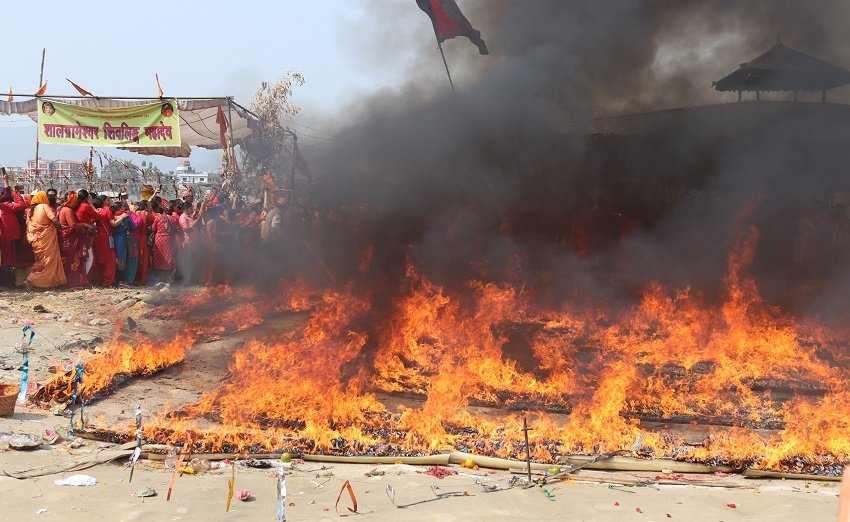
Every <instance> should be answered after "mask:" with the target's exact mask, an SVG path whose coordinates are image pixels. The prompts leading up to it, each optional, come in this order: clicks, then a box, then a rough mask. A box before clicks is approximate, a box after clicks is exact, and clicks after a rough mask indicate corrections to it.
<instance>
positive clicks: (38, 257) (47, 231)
mask: <svg viewBox="0 0 850 522" xmlns="http://www.w3.org/2000/svg"><path fill="white" fill-rule="evenodd" d="M58 223H59V220H58V218H57V217H56V213H55V212H53V209H52V208H50V203H49V200H48V199H47V192H44V191H39V192H36V194H35V196H33V198H32V206H31V208H30V210H29V211H28V212H27V241H29V244H30V245H31V246H32V251H33V254H35V263H34V264H33V266H32V270H30V274H29V276H27V279H26V281H24V287H25V288H27V289H28V290H29V289H31V288H32V287H34V286H35V287H38V288H52V287H54V286H60V285H64V284H65V271H64V270H63V269H62V256H61V254H60V253H59V236H58V234H57V230H56V225H57V224H58Z"/></svg>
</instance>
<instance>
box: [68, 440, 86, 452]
mask: <svg viewBox="0 0 850 522" xmlns="http://www.w3.org/2000/svg"><path fill="white" fill-rule="evenodd" d="M83 444H85V442H84V441H83V439H81V438H79V437H76V438H75V439H73V440H71V441H69V442H67V443H66V444H65V447H66V448H71V449H77V448H79V447H81V446H82V445H83Z"/></svg>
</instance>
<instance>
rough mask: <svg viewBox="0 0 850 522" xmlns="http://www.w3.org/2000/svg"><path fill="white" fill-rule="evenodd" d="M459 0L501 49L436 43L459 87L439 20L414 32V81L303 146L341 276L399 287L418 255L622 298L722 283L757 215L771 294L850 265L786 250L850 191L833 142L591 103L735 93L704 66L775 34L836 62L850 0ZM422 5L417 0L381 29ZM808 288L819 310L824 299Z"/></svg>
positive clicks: (555, 289) (326, 260)
mask: <svg viewBox="0 0 850 522" xmlns="http://www.w3.org/2000/svg"><path fill="white" fill-rule="evenodd" d="M390 4H392V5H389V4H388V5H387V11H388V12H394V13H396V12H398V13H400V10H399V7H398V3H397V2H390ZM459 4H460V6H461V8H462V9H463V10H464V11H465V13H466V15H467V17H468V18H469V20H470V21H471V22H472V24H473V25H474V26H475V27H476V28H478V29H480V30H481V31H482V34H483V36H484V38H485V40H487V43H488V46H489V48H490V50H491V55H490V56H486V57H482V56H479V55H478V54H477V50H476V49H475V47H474V46H473V45H472V44H470V43H469V42H467V41H465V40H464V39H462V38H458V39H455V40H453V41H450V42H447V43H446V45H445V48H446V51H447V55H448V57H449V60H450V63H451V65H452V68H453V72H454V75H455V79H456V84H457V90H458V92H457V94H456V95H453V94H452V93H451V92H450V91H449V89H448V85H447V82H446V80H445V78H444V77H441V76H440V74H441V73H442V71H441V69H440V68H439V67H441V65H442V64H441V63H440V62H435V61H434V57H435V53H436V50H435V48H434V47H435V46H434V45H433V40H429V39H430V38H432V35H431V34H430V32H428V31H430V27H427V30H423V31H422V32H421V34H418V33H417V35H418V37H421V40H419V41H416V42H412V43H411V46H412V47H413V48H414V49H416V50H417V53H416V54H415V58H414V60H413V62H412V64H411V68H410V76H409V78H408V79H407V81H406V82H405V83H403V84H402V85H399V86H398V88H397V89H394V90H392V91H387V90H385V91H382V92H380V93H378V94H377V95H373V96H371V97H368V98H366V99H363V100H360V101H358V103H357V104H356V105H355V106H353V107H351V108H349V109H347V110H346V111H344V114H345V115H347V116H345V117H347V118H349V121H348V122H347V123H345V124H344V125H342V126H341V130H340V132H339V133H338V134H337V135H336V137H335V139H334V140H333V141H332V142H328V143H327V144H326V145H323V146H322V147H321V148H318V149H316V148H315V147H314V150H312V151H311V157H312V158H313V160H312V161H313V170H314V171H315V172H316V173H317V174H318V179H317V181H316V182H314V184H313V185H312V186H311V187H310V188H309V189H308V194H309V197H310V198H311V200H312V201H313V202H314V203H315V205H316V206H317V208H318V215H319V216H320V218H319V219H318V220H317V222H316V223H315V224H314V226H313V227H312V228H311V237H310V238H309V239H308V242H312V243H313V244H314V247H313V248H312V249H311V250H310V252H309V253H310V256H309V257H310V258H311V259H313V260H316V259H321V263H318V265H321V267H322V270H321V271H320V272H322V273H323V274H324V275H325V276H328V280H329V281H333V282H334V283H339V282H340V281H345V280H358V281H361V282H364V281H365V282H366V284H368V285H372V286H377V287H380V288H390V289H392V288H399V286H400V282H401V281H402V280H403V275H404V271H405V263H406V261H407V260H408V259H410V260H411V261H412V262H413V263H414V264H415V265H416V266H417V267H419V268H420V269H421V270H422V271H423V272H424V273H426V275H428V276H429V277H431V278H432V279H434V280H436V281H438V282H440V283H443V284H447V285H451V284H453V283H458V282H462V281H465V280H468V279H478V278H482V279H490V280H516V279H521V280H523V281H524V282H525V283H526V284H530V285H536V286H538V287H540V289H542V290H545V292H542V293H541V295H546V296H548V297H550V298H553V299H556V300H557V299H559V298H562V297H563V296H566V295H570V296H574V295H576V294H588V295H593V296H595V297H599V296H602V297H604V298H606V299H611V300H618V299H624V298H625V299H628V298H629V297H628V296H631V295H633V292H634V291H635V290H638V289H640V288H642V287H643V286H645V285H646V284H647V283H648V282H649V281H652V280H661V281H662V282H664V283H668V284H670V285H674V286H678V287H682V286H688V285H690V286H696V287H697V288H699V289H700V290H703V291H705V292H706V293H707V294H709V295H710V294H711V293H712V292H719V290H718V287H719V286H720V285H719V284H718V283H720V282H722V277H723V274H724V273H725V271H726V258H727V256H728V254H729V252H730V250H731V249H732V248H733V247H734V245H735V244H736V243H737V241H738V240H739V238H740V235H741V234H742V233H744V232H745V231H746V230H748V228H749V226H751V225H753V226H756V227H757V228H758V229H759V230H760V236H761V239H760V243H759V251H758V255H757V260H756V262H755V264H754V266H753V267H752V270H753V271H754V272H755V273H756V274H757V275H758V276H759V277H761V278H762V279H763V281H764V282H765V284H764V286H765V287H766V289H767V292H768V293H769V294H771V292H772V294H771V295H772V296H773V297H775V298H776V299H777V300H778V301H782V302H783V303H785V302H786V301H787V302H790V301H793V299H790V298H789V297H788V296H789V295H792V294H793V295H796V292H794V291H792V290H789V288H793V287H794V284H795V283H794V281H796V280H806V281H808V280H812V279H817V280H820V281H823V280H826V281H839V282H840V281H845V280H846V278H845V277H844V276H845V274H844V273H842V272H841V268H840V267H841V266H842V264H841V263H840V262H839V260H838V258H835V256H834V255H833V257H832V258H830V259H829V260H827V259H824V258H821V259H818V260H816V261H813V262H815V266H816V267H817V268H816V269H812V268H806V266H805V260H800V259H797V260H796V261H795V259H794V258H795V256H796V257H797V258H799V257H800V255H799V254H798V253H797V254H795V248H797V250H800V248H802V247H801V246H800V245H799V244H796V243H800V242H801V241H803V242H804V240H805V238H804V240H801V239H799V238H798V236H800V232H799V231H800V229H801V227H802V228H804V227H805V226H808V224H807V223H806V222H805V220H806V219H810V220H815V221H818V220H820V221H818V222H817V223H816V224H815V225H814V226H815V228H819V227H820V228H819V229H818V230H816V231H815V233H814V236H816V237H815V238H814V239H812V241H815V242H817V247H818V248H816V249H815V250H818V249H820V250H821V251H823V250H824V248H826V247H825V246H824V245H826V243H827V242H828V240H827V239H826V238H825V236H826V235H828V234H831V233H832V232H828V230H832V229H829V228H828V226H827V224H825V223H826V222H827V221H830V220H833V219H837V217H835V215H834V213H833V214H830V212H832V211H833V210H834V208H830V205H832V204H833V203H834V202H835V194H836V193H838V192H840V191H841V190H846V187H845V186H843V185H842V182H841V180H840V179H839V177H837V176H836V175H835V174H836V173H835V172H834V170H835V169H834V167H835V166H836V165H838V164H840V163H841V162H842V161H844V160H845V159H846V158H845V156H844V153H843V150H842V149H844V148H845V147H843V146H842V145H835V144H830V143H824V142H823V140H820V141H816V142H812V141H811V140H805V139H802V140H801V134H805V133H804V132H803V131H802V130H801V129H800V128H797V124H796V123H795V122H794V121H790V120H788V119H785V120H782V123H781V124H777V120H776V118H775V117H774V116H771V117H765V119H764V121H763V122H760V123H759V124H758V125H756V126H755V127H754V128H753V131H752V133H750V134H748V135H743V136H742V135H732V136H714V135H712V136H707V135H702V134H700V132H698V129H700V128H701V127H702V126H703V122H702V121H701V120H700V117H693V118H691V117H683V118H681V119H679V120H675V122H674V124H673V125H672V127H667V128H665V129H663V131H659V130H657V129H655V130H653V129H650V130H649V131H648V132H646V133H641V134H640V135H631V134H627V135H623V136H614V135H607V134H605V135H602V134H595V133H594V128H595V125H596V122H595V120H594V118H595V117H598V116H600V115H607V114H616V113H623V112H636V111H645V110H662V109H666V108H670V107H679V106H689V105H698V104H706V103H719V102H728V101H732V100H731V99H730V98H729V96H730V95H728V94H727V95H723V94H721V93H717V92H715V91H713V90H712V89H711V81H712V80H716V79H719V78H720V77H722V76H723V75H725V74H727V73H728V72H731V71H732V70H734V69H735V68H736V67H737V65H738V63H740V62H743V61H747V60H749V59H751V58H753V57H755V56H756V55H758V54H759V53H760V52H763V51H764V50H766V49H767V48H768V47H769V46H770V45H772V44H773V42H774V41H775V39H776V36H777V33H781V35H782V38H783V41H784V42H785V43H786V44H787V45H789V46H791V47H795V48H798V49H801V50H804V51H806V52H809V53H812V54H815V55H818V56H821V57H823V58H825V59H830V60H834V61H835V62H837V63H839V64H842V63H846V61H845V60H846V58H847V57H848V55H850V53H848V52H847V51H848V50H850V46H848V41H847V40H845V39H843V38H844V37H843V34H844V32H843V29H842V28H841V27H840V24H841V21H842V20H846V19H847V15H848V14H850V12H848V11H850V6H848V5H847V4H846V3H845V2H838V1H833V2H815V3H813V4H810V3H805V4H804V3H799V2H791V1H774V0H771V1H767V0H764V1H748V2H733V1H716V2H698V1H689V0H680V1H676V2H666V1H628V2H627V1H622V2H620V1H611V2H600V1H594V0H588V1H560V0H551V1H549V0H532V1H528V2H519V1H498V0H481V1H472V0H470V1H467V2H464V1H461V2H459ZM815 4H816V5H815ZM379 11H380V9H379ZM420 15H421V16H420ZM423 18H424V15H422V13H420V12H418V10H417V9H416V6H415V4H414V3H413V2H410V6H409V14H407V13H405V14H404V15H403V16H402V15H401V14H399V16H394V17H393V18H392V20H386V26H382V27H380V28H378V29H377V30H376V32H377V33H379V34H389V33H392V26H398V25H399V24H404V23H411V24H412V23H417V24H420V25H422V23H424V24H427V19H425V20H424V22H423V20H422V19H423ZM403 34H405V35H410V34H411V33H410V32H407V31H405V32H403ZM378 48H379V49H381V52H388V47H387V46H386V45H382V46H371V47H370V49H372V50H374V49H378ZM367 58H368V60H367V62H368V63H370V64H372V65H373V66H376V67H378V66H380V63H381V60H380V56H373V55H370V56H368V57H367ZM425 64H430V65H432V66H434V67H430V68H428V69H427V70H425V69H423V66H424V65H425ZM437 64H438V65H437ZM435 68H436V70H435ZM838 96H839V97H840V96H841V93H840V92H839V93H838ZM745 105H748V106H749V105H751V104H745ZM695 129H696V130H697V132H694V130H695ZM827 141H828V140H827ZM830 215H832V217H830ZM824 220H826V221H824ZM821 221H823V222H821ZM803 250H805V249H803ZM821 255H822V254H821ZM841 255H844V254H843V253H841ZM364 256H365V258H366V259H367V260H368V262H366V263H365V265H364V261H363V259H364ZM822 257H823V255H822ZM840 259H844V258H843V257H842V258H840ZM795 262H796V263H797V264H796V265H795V264H794V263H795ZM801 263H802V265H801ZM311 264H312V265H314V266H316V265H317V263H311V261H310V259H305V261H304V263H303V264H302V265H299V266H307V265H311ZM364 266H366V267H367V268H365V269H364V268H363V267H364ZM801 266H802V268H801ZM824 286H825V287H829V286H830V285H824ZM831 286H832V287H833V288H834V287H836V286H835V285H831ZM815 294H816V295H815V298H812V299H809V300H808V301H807V302H806V305H807V306H816V305H817V303H820V302H827V301H830V302H832V301H831V297H829V296H827V292H815ZM821 298H822V299H821ZM819 299H820V300H819ZM783 300H784V301H783ZM819 310H820V309H819Z"/></svg>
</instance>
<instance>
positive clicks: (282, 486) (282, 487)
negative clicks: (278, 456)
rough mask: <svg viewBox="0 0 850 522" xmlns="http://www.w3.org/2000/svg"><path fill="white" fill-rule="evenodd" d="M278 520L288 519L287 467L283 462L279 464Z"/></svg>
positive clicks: (280, 521) (282, 521)
mask: <svg viewBox="0 0 850 522" xmlns="http://www.w3.org/2000/svg"><path fill="white" fill-rule="evenodd" d="M277 520H278V522H285V521H286V467H285V466H284V465H283V463H281V464H278V466H277Z"/></svg>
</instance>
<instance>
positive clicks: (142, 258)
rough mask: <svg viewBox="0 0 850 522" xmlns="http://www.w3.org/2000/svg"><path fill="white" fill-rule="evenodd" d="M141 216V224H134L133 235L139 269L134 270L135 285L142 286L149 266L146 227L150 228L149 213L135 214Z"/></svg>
mask: <svg viewBox="0 0 850 522" xmlns="http://www.w3.org/2000/svg"><path fill="white" fill-rule="evenodd" d="M137 214H138V215H139V216H141V218H142V219H141V220H140V221H141V223H136V228H135V230H133V235H134V236H135V238H136V246H137V247H138V248H139V267H138V268H137V269H136V284H137V285H139V286H144V285H146V284H147V282H148V267H149V266H150V249H149V248H148V227H149V226H150V222H149V220H150V218H151V215H150V214H151V213H150V212H148V211H147V210H142V211H139V212H137Z"/></svg>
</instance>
